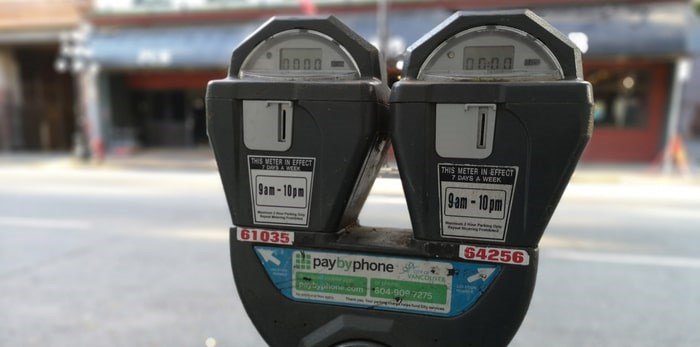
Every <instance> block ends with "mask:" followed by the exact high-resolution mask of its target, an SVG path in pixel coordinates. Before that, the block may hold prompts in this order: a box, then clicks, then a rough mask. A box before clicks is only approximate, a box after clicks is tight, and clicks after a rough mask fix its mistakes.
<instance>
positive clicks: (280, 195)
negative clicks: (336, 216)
mask: <svg viewBox="0 0 700 347" xmlns="http://www.w3.org/2000/svg"><path fill="white" fill-rule="evenodd" d="M315 163H316V159H315V158H304V157H271V156H252V155H250V156H248V173H249V175H250V194H251V201H252V202H253V220H254V222H255V223H256V224H270V225H288V226H289V225H290V226H308V225H309V203H310V202H311V187H313V178H314V166H315Z"/></svg>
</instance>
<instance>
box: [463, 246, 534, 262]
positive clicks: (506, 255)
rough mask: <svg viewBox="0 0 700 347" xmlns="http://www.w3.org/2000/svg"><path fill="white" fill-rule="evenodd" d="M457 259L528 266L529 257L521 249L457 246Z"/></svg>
mask: <svg viewBox="0 0 700 347" xmlns="http://www.w3.org/2000/svg"><path fill="white" fill-rule="evenodd" d="M459 257H460V258H462V259H467V260H475V261H485V262H490V263H502V264H513V265H528V264H530V255H529V254H528V253H527V251H524V250H522V249H509V248H494V247H477V246H467V245H460V246H459Z"/></svg>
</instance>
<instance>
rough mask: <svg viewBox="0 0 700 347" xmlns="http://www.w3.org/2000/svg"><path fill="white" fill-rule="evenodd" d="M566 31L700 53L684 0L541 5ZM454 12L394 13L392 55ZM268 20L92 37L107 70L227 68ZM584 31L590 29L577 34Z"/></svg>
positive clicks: (351, 19) (607, 53)
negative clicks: (240, 46)
mask: <svg viewBox="0 0 700 347" xmlns="http://www.w3.org/2000/svg"><path fill="white" fill-rule="evenodd" d="M535 12H536V13H538V14H539V15H540V16H542V17H544V18H545V19H546V20H547V21H549V22H550V23H551V24H552V25H553V26H554V27H556V28H557V29H559V30H560V31H561V32H562V33H564V34H565V35H569V34H571V33H579V34H578V36H579V38H581V37H584V38H585V41H587V42H585V43H587V46H588V47H587V48H588V49H587V52H586V53H585V54H584V57H603V58H605V57H637V58H638V57H660V56H664V57H668V56H678V55H692V54H696V53H698V52H700V24H699V23H698V18H697V17H696V16H695V14H694V13H693V11H691V9H690V5H689V4H687V3H670V4H658V3H657V4H641V5H610V6H592V7H582V8H556V9H537V10H535ZM450 14H451V11H448V10H442V9H432V10H426V9H423V10H411V11H394V12H390V13H389V18H388V31H389V37H390V39H389V53H390V54H392V55H397V54H399V53H400V51H402V50H403V49H405V48H406V47H408V46H410V45H411V44H412V43H414V42H415V41H416V40H418V39H419V38H420V37H422V36H423V35H424V34H425V33H427V32H429V31H430V30H432V29H433V28H434V27H435V26H437V25H438V24H439V23H440V22H442V21H443V20H444V19H446V18H447V17H449V15H450ZM338 18H339V19H340V20H341V21H343V22H344V23H346V24H347V25H348V26H349V27H350V28H352V29H353V30H355V31H357V32H358V34H360V35H361V36H362V37H364V38H365V39H367V40H368V41H370V42H375V43H376V41H377V18H376V14H375V13H357V14H343V15H339V16H338ZM262 23H263V20H259V21H255V22H245V23H236V24H231V25H201V26H182V27H151V28H124V29H112V30H98V31H96V32H94V33H93V34H92V36H91V37H90V38H89V40H88V42H87V46H88V47H87V48H88V49H89V50H90V51H91V52H92V57H93V59H94V60H95V61H96V62H97V63H98V64H99V65H100V66H102V67H103V68H108V69H109V68H112V69H119V68H124V69H139V68H218V69H224V68H226V67H227V66H228V63H229V61H230V58H231V53H232V51H233V49H234V48H235V47H236V46H238V44H239V43H240V42H241V41H242V40H243V39H245V38H246V37H247V36H248V35H250V34H251V33H253V32H254V31H255V30H256V29H257V28H258V27H259V26H260V25H261V24H262ZM580 34H585V35H583V36H582V35H580Z"/></svg>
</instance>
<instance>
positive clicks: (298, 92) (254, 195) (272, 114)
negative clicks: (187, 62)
mask: <svg viewBox="0 0 700 347" xmlns="http://www.w3.org/2000/svg"><path fill="white" fill-rule="evenodd" d="M385 80H386V79H385V75H384V69H383V66H382V64H381V62H380V59H379V54H378V52H377V50H376V48H374V47H373V46H371V45H370V44H369V43H367V42H366V41H365V40H364V39H362V38H360V37H359V36H357V34H355V33H354V32H352V31H351V30H350V29H348V28H347V27H346V26H345V25H344V24H342V23H340V22H339V21H338V20H337V19H335V18H334V17H328V18H320V17H317V18H308V17H306V18H295V17H287V18H273V19H271V20H270V21H268V22H267V23H265V24H264V25H263V26H262V27H261V28H260V29H258V30H257V31H256V32H255V33H253V34H252V35H251V36H250V37H248V38H247V39H246V40H245V41H244V42H243V43H241V44H240V46H238V47H237V48H236V49H235V50H234V52H233V55H232V59H231V64H230V66H229V75H228V77H227V78H226V79H222V80H216V81H211V82H210V83H209V85H208V87H207V99H206V102H207V117H208V123H207V129H208V133H209V138H210V141H211V145H212V148H213V150H214V154H215V156H216V160H217V163H218V167H219V172H220V174H221V179H222V182H223V186H224V191H225V193H226V198H227V201H228V205H229V210H230V212H231V217H232V219H233V223H234V224H235V225H237V226H248V227H267V228H283V229H292V230H307V231H315V232H336V231H337V230H339V229H340V228H342V227H343V226H346V225H350V224H352V223H355V222H356V220H357V215H358V214H359V212H360V209H361V207H362V204H363V203H364V200H365V199H366V197H367V194H368V193H369V190H370V188H371V186H372V183H373V182H374V178H375V176H376V174H377V172H378V170H379V168H380V165H381V163H382V160H383V158H384V156H385V154H386V148H387V142H388V135H387V129H386V127H387V118H388V115H387V112H388V95H389V88H388V87H387V85H386V82H385Z"/></svg>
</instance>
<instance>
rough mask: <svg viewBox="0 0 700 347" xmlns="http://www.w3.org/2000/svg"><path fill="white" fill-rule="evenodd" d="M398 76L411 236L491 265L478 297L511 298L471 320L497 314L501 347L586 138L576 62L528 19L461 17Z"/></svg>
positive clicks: (520, 312) (521, 309) (398, 129)
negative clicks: (490, 278) (489, 280)
mask: <svg viewBox="0 0 700 347" xmlns="http://www.w3.org/2000/svg"><path fill="white" fill-rule="evenodd" d="M402 77H403V79H402V80H401V81H399V82H398V83H396V84H395V85H394V87H393V89H392V95H391V111H390V115H391V116H390V117H391V121H390V127H391V134H392V142H393V144H394V149H395V153H396V160H397V165H398V168H399V172H400V175H401V179H402V181H403V186H404V190H405V192H406V199H407V204H408V208H409V213H410V217H411V222H412V226H413V232H414V235H415V238H416V239H419V240H434V241H441V242H443V243H447V242H451V243H454V244H456V245H458V246H456V247H458V256H459V257H460V258H462V259H465V260H469V261H475V262H482V263H496V264H499V269H500V270H501V272H500V274H499V275H498V277H497V278H496V280H495V281H494V283H493V284H492V287H491V289H490V292H487V293H486V296H487V297H489V298H493V297H494V296H500V299H501V300H510V299H513V298H514V296H519V297H518V298H517V299H513V300H512V301H511V304H512V306H511V310H510V311H507V312H506V311H502V312H501V311H496V310H494V311H491V312H489V311H488V310H487V309H486V310H485V311H484V312H480V313H479V314H482V315H483V317H485V318H487V319H489V320H491V319H493V318H492V317H491V316H493V315H497V314H502V315H504V317H501V318H500V321H501V322H503V323H504V324H506V323H507V326H508V327H507V328H505V326H506V325H504V329H503V330H502V331H501V334H502V338H501V339H500V344H505V343H507V341H509V340H510V338H511V337H512V336H513V334H515V332H516V330H517V327H518V325H519V324H520V321H521V320H522V318H523V317H524V315H525V312H526V310H527V306H528V304H529V300H530V295H531V293H532V290H533V287H534V282H535V275H536V267H537V261H536V260H537V253H538V251H537V247H538V243H539V240H540V238H541V237H542V234H543V232H544V230H545V227H546V226H547V224H548V222H549V220H550V218H551V216H552V214H553V212H554V210H555V208H556V206H557V204H558V202H559V200H560V198H561V196H562V194H563V192H564V189H565V187H566V185H567V183H568V181H569V179H570V177H571V175H572V173H573V170H574V168H575V166H576V164H577V162H578V159H579V158H580V155H581V153H582V152H583V150H584V148H585V146H586V144H587V142H588V140H589V138H590V136H591V132H592V124H593V123H592V114H591V109H592V89H591V86H590V84H589V83H588V82H585V81H583V80H582V67H581V54H580V52H579V50H578V49H577V48H576V46H575V45H574V44H573V43H572V42H570V41H569V40H568V39H567V38H566V37H565V36H564V35H562V34H561V33H559V32H558V31H557V30H556V29H554V28H553V27H551V26H550V25H549V24H548V23H546V22H545V21H544V20H543V19H541V18H540V17H538V16H536V15H535V14H534V13H532V12H530V11H494V12H462V13H456V14H455V15H453V16H452V17H450V18H449V19H447V20H446V21H445V22H443V23H442V24H441V25H440V26H438V27H437V28H435V29H434V30H433V31H432V32H430V33H429V34H428V35H426V36H424V37H423V38H421V39H420V40H419V41H418V42H416V43H415V44H413V45H412V46H411V47H409V49H408V52H407V57H406V61H405V63H404V69H403V73H402ZM505 283H508V287H504V286H503V285H504V284H505ZM497 292H498V293H497ZM484 299H486V298H484ZM484 299H482V300H484ZM497 300H498V299H497ZM486 305H488V304H487V303H486V302H484V301H482V302H481V303H480V304H479V308H484V309H485V308H486ZM474 314H476V312H474ZM465 329H468V330H472V329H473V330H474V331H475V333H477V334H478V331H477V329H476V326H475V327H469V326H465ZM483 339H484V340H483V341H488V337H487V336H483ZM475 345H499V343H498V342H495V341H494V340H491V342H490V343H477V344H475Z"/></svg>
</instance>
